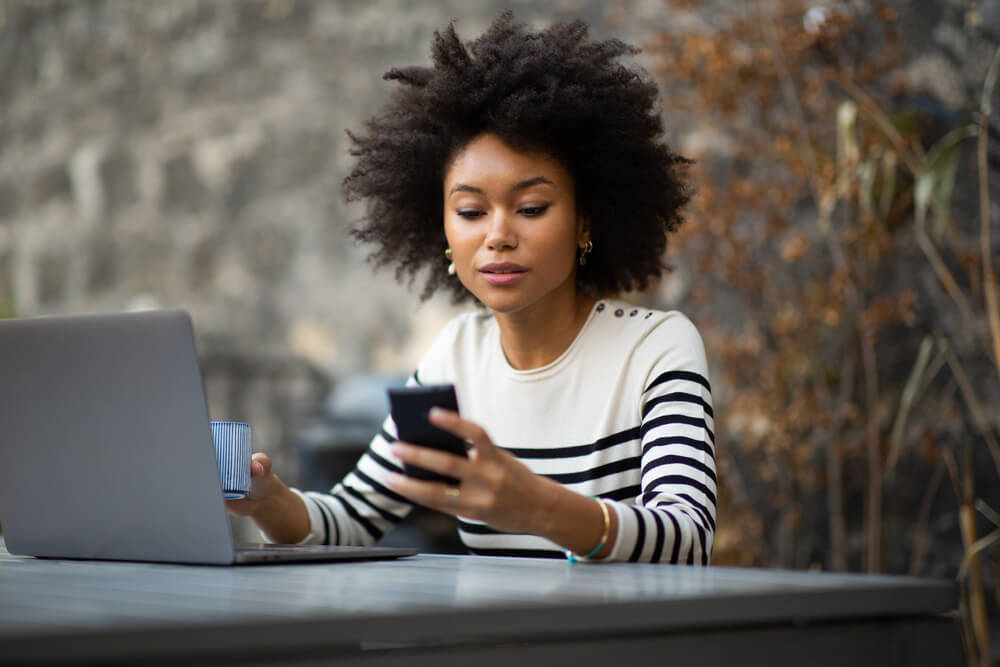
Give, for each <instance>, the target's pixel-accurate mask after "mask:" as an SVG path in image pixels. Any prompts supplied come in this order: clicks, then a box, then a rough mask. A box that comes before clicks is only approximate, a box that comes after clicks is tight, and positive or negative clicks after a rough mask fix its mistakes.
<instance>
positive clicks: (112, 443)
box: [0, 310, 233, 564]
mask: <svg viewBox="0 0 1000 667" xmlns="http://www.w3.org/2000/svg"><path fill="white" fill-rule="evenodd" d="M0 523H2V525H3V531H4V537H5V541H6V546H7V549H8V551H10V553H14V554H23V555H33V556H48V557H58V558H97V559H114V560H150V561H164V562H176V563H216V564H223V563H231V562H232V561H233V545H232V540H231V537H230V530H229V522H228V519H227V517H226V510H225V505H224V504H223V500H222V488H221V483H220V480H219V472H218V464H217V462H216V460H215V449H214V445H213V442H212V434H211V428H210V426H209V416H208V409H207V407H206V403H205V395H204V389H203V387H202V380H201V371H200V369H199V366H198V361H197V355H196V353H195V345H194V335H193V331H192V327H191V320H190V317H189V316H188V314H187V312H186V311H183V310H161V311H147V312H138V313H124V314H113V315H84V316H68V317H62V316H60V317H40V318H30V319H21V320H0Z"/></svg>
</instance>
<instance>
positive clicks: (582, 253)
mask: <svg viewBox="0 0 1000 667" xmlns="http://www.w3.org/2000/svg"><path fill="white" fill-rule="evenodd" d="M593 249H594V242H593V241H587V245H585V246H583V248H581V249H580V266H586V265H587V253H589V252H590V251H591V250H593Z"/></svg>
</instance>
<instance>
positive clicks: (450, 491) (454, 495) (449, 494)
mask: <svg viewBox="0 0 1000 667" xmlns="http://www.w3.org/2000/svg"><path fill="white" fill-rule="evenodd" d="M461 493H462V492H461V491H460V490H459V488H458V487H457V486H446V487H444V497H445V498H446V499H447V500H448V502H449V503H451V504H452V505H457V504H458V496H459V495H461Z"/></svg>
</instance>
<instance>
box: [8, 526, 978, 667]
mask: <svg viewBox="0 0 1000 667" xmlns="http://www.w3.org/2000/svg"><path fill="white" fill-rule="evenodd" d="M956 606H957V599H956V588H955V585H954V583H952V582H941V581H929V580H922V579H912V578H904V577H869V576H862V575H839V574H820V573H806V572H788V571H776V570H751V569H731V568H721V567H720V568H709V569H695V568H689V567H673V566H664V565H633V564H614V565H597V564H585V563H575V564H573V563H566V562H562V561H547V560H534V559H513V558H487V557H479V556H444V555H420V556H415V557H412V558H407V559H403V560H398V561H384V562H367V563H341V564H332V565H329V564H326V565H314V564H313V565H280V566H257V567H194V566H175V565H155V564H144V563H108V562H96V561H55V560H36V559H32V558H21V557H15V556H10V555H9V554H7V552H6V550H5V549H3V547H2V542H0V663H13V664H26V663H30V662H32V661H37V662H44V663H46V664H49V663H54V662H59V661H67V662H75V663H79V662H99V663H101V664H117V663H121V664H150V663H152V664H156V663H158V662H160V661H162V664H201V663H205V664H214V665H224V664H239V665H241V666H244V667H246V666H249V665H255V664H275V663H278V664H296V665H312V664H316V665H319V664H358V665H362V664H363V665H383V664H385V665H389V664H401V663H403V664H407V665H422V664H426V665H435V666H439V665H451V664H454V665H476V667H480V666H488V665H505V666H508V667H509V666H510V665H518V664H521V665H527V664H545V665H552V664H571V665H574V666H575V667H580V666H587V667H597V666H604V665H608V666H612V665H615V666H618V665H627V664H634V665H636V666H638V665H642V664H645V663H647V662H651V661H654V660H655V661H656V662H655V664H671V665H716V664H720V665H721V664H725V665H736V664H760V665H768V666H771V665H840V664H849V665H868V664H871V665H880V666H885V665H921V664H931V665H949V664H960V663H961V660H962V658H961V649H960V643H959V631H958V626H957V621H955V619H954V618H953V617H952V616H951V615H949V614H948V613H947V612H949V610H952V609H954V608H955V607H956Z"/></svg>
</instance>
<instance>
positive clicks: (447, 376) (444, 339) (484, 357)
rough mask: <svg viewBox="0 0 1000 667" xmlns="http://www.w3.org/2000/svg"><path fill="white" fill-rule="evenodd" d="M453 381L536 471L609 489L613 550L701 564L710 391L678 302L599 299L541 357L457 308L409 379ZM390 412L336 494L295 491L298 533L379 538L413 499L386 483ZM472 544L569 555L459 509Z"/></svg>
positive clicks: (707, 539)
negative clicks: (662, 305) (301, 527)
mask: <svg viewBox="0 0 1000 667" xmlns="http://www.w3.org/2000/svg"><path fill="white" fill-rule="evenodd" d="M448 382H450V383H454V384H455V387H456V393H457V395H458V404H459V410H460V412H461V413H462V415H463V417H465V418H466V419H469V420H471V421H473V422H476V423H478V424H479V425H480V426H482V427H483V428H485V429H486V432H487V433H488V434H489V435H490V437H491V439H492V440H493V442H494V443H495V444H497V445H498V446H501V447H503V448H504V449H506V450H507V451H509V452H510V453H511V454H513V455H514V456H516V457H517V458H518V459H519V460H520V461H521V462H522V463H524V464H525V465H526V466H528V467H529V468H530V469H531V470H532V471H533V472H535V473H537V474H539V475H544V476H546V477H549V478H550V479H553V480H555V481H558V482H559V483H561V484H563V485H564V486H566V487H567V488H569V489H571V490H573V491H576V492H577V493H581V494H584V495H589V496H595V497H601V498H603V499H606V500H609V501H611V502H609V503H608V505H609V507H610V508H612V509H613V510H614V511H615V513H616V514H617V518H618V527H619V528H618V535H617V538H616V540H615V543H614V548H613V550H612V552H611V554H610V555H609V556H608V557H607V559H606V560H619V561H633V562H634V561H644V562H669V563H687V564H700V565H707V564H708V561H709V557H710V555H711V552H712V538H713V534H714V531H715V512H716V475H715V447H714V434H713V430H714V425H713V413H712V399H711V391H710V385H709V382H708V373H707V365H706V361H705V352H704V348H703V346H702V342H701V337H700V336H699V334H698V331H697V330H696V329H695V327H694V325H693V324H692V323H691V322H690V320H688V319H687V318H686V317H685V316H684V315H682V314H680V313H678V312H675V311H671V312H660V311H654V310H646V309H642V308H636V307H634V306H632V305H629V304H627V303H624V302H621V301H617V300H610V299H605V300H603V301H599V302H598V303H597V304H595V306H594V308H593V310H592V311H591V313H590V316H589V317H588V319H587V322H586V323H585V324H584V326H583V328H582V329H581V330H580V333H579V334H578V335H577V337H576V339H575V340H574V342H573V343H572V344H571V345H570V347H569V348H567V349H566V351H565V352H564V353H563V354H562V355H561V356H560V357H559V358H558V359H556V360H555V361H554V362H552V363H551V364H548V365H547V366H544V367H542V368H537V369H532V370H527V371H519V370H515V369H514V368H512V367H511V366H510V365H509V364H508V363H507V361H506V358H505V357H504V354H503V352H502V350H501V347H500V335H499V329H498V327H497V324H496V321H495V320H494V319H493V317H492V315H490V314H489V313H483V312H473V313H466V314H464V315H460V316H459V317H457V318H455V319H454V320H452V321H451V322H450V323H449V324H448V325H447V326H446V327H445V329H444V330H443V331H442V333H441V334H440V335H439V336H438V339H437V340H436V341H435V343H434V344H433V345H432V346H431V348H430V350H429V351H428V353H427V355H426V356H425V357H424V359H423V360H422V361H421V363H420V364H419V366H418V368H417V371H416V372H415V373H414V375H413V376H412V377H411V378H410V383H411V384H438V383H448ZM394 436H395V427H394V425H393V423H392V419H391V418H387V419H386V422H385V425H384V427H383V429H382V431H381V432H380V433H379V434H377V435H376V436H375V437H374V438H373V440H372V442H371V445H370V447H369V448H368V451H367V452H366V453H365V454H364V455H363V456H362V457H361V459H360V460H359V462H358V464H357V466H356V467H355V469H354V470H353V471H352V472H351V473H349V474H348V475H347V476H346V477H345V478H344V480H343V481H342V482H341V483H339V484H337V485H336V486H335V487H334V488H333V489H332V490H331V492H330V493H329V494H322V493H315V492H305V493H303V492H299V491H297V490H296V493H299V494H300V495H301V496H302V497H303V499H304V500H305V504H306V507H307V508H308V511H309V519H310V525H311V530H310V533H309V535H308V536H307V537H306V539H305V540H304V543H318V544H322V543H327V544H330V543H332V544H371V543H374V542H376V541H377V540H378V539H379V538H380V537H381V536H382V535H383V534H384V533H385V532H386V531H388V530H390V529H391V528H392V526H393V525H394V524H396V523H398V522H399V521H400V520H401V519H402V518H403V517H404V516H406V514H407V513H408V512H409V510H410V509H411V507H412V504H411V503H410V502H409V501H407V500H406V499H405V498H403V497H401V496H400V495H398V494H396V493H395V492H393V491H392V490H390V489H389V488H388V485H387V484H386V482H385V477H386V474H387V473H388V472H389V471H397V472H401V465H400V462H399V461H398V459H395V458H394V457H393V455H392V453H391V451H390V446H389V445H390V443H391V442H392V441H393V439H394ZM459 533H460V537H461V539H462V541H463V542H464V544H465V545H466V546H467V547H468V549H469V551H470V552H472V553H475V554H486V555H512V556H530V557H559V558H562V557H564V552H563V551H562V549H560V548H559V547H558V546H557V545H556V544H554V543H552V542H551V541H549V540H547V539H545V538H542V537H538V536H535V535H514V534H508V533H503V532H500V531H497V530H494V529H493V528H491V527H490V526H488V525H485V524H483V523H480V522H477V521H472V520H468V519H463V518H461V517H460V518H459Z"/></svg>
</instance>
